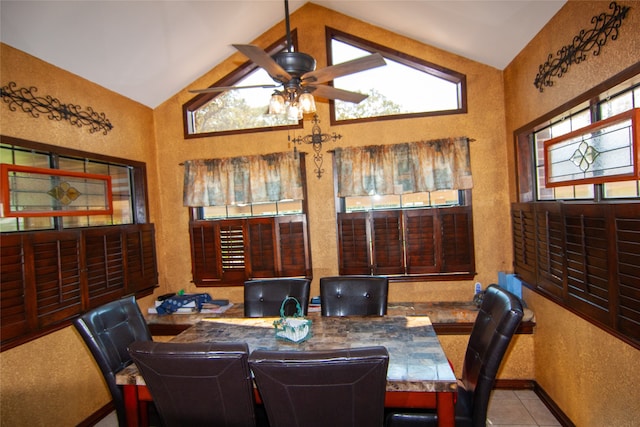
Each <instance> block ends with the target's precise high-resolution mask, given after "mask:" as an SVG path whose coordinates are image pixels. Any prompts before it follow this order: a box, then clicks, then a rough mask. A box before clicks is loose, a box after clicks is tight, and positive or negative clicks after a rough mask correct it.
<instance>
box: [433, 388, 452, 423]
mask: <svg viewBox="0 0 640 427" xmlns="http://www.w3.org/2000/svg"><path fill="white" fill-rule="evenodd" d="M454 396H455V393H451V392H438V393H436V400H437V401H438V403H437V412H438V426H439V427H454V426H455V421H456V417H455V404H454V402H453V397H454Z"/></svg>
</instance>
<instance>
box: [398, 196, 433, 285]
mask: <svg viewBox="0 0 640 427" xmlns="http://www.w3.org/2000/svg"><path fill="white" fill-rule="evenodd" d="M436 212H437V211H436V210H435V209H419V210H407V211H405V213H404V215H405V238H406V242H407V243H406V245H407V273H408V274H433V273H437V272H438V271H439V269H440V267H439V265H438V262H437V260H438V254H439V253H440V249H439V245H440V241H439V239H438V236H439V233H438V232H437V231H436V215H435V214H436Z"/></svg>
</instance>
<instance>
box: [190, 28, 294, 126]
mask: <svg viewBox="0 0 640 427" xmlns="http://www.w3.org/2000/svg"><path fill="white" fill-rule="evenodd" d="M291 37H292V38H291V43H292V44H293V46H294V50H295V48H296V47H297V37H296V31H295V30H293V31H292V32H291ZM285 49H286V42H285V40H284V38H283V39H282V40H279V41H278V42H276V43H275V44H274V45H272V46H270V47H269V48H267V49H266V50H265V51H266V52H267V53H268V54H269V55H274V54H275V53H277V52H281V51H283V50H285ZM276 84H278V83H277V82H275V81H274V80H273V79H272V78H271V77H270V76H269V74H268V73H267V72H266V71H265V70H264V69H263V68H260V67H258V66H256V64H254V63H253V62H251V61H247V62H245V63H244V64H243V65H242V66H240V67H239V68H237V69H235V70H234V71H232V72H231V73H229V74H228V75H226V76H225V77H223V78H222V79H220V80H219V81H217V82H215V83H214V84H213V85H211V87H229V86H233V87H238V88H242V89H233V90H228V91H226V92H218V93H203V94H199V95H197V96H195V97H194V98H192V99H191V100H190V101H188V102H187V103H185V104H184V106H183V118H184V120H185V126H184V128H185V137H187V138H197V137H205V136H212V135H226V134H234V133H247V132H260V131H268V130H271V129H274V128H282V127H289V128H291V127H292V126H301V125H300V124H299V122H298V121H297V120H289V119H287V117H286V116H285V115H279V114H268V112H269V101H270V100H271V95H272V94H273V92H274V89H273V88H262V87H252V88H247V86H260V85H267V86H273V85H276Z"/></svg>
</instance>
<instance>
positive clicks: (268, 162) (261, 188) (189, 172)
mask: <svg viewBox="0 0 640 427" xmlns="http://www.w3.org/2000/svg"><path fill="white" fill-rule="evenodd" d="M302 198H303V190H302V174H301V171H300V157H299V156H298V155H297V154H295V153H292V152H285V153H272V154H262V155H255V156H242V157H229V158H222V159H200V160H188V161H186V162H185V163H184V197H183V204H184V206H191V207H199V206H231V205H238V204H247V203H260V202H277V201H280V200H285V199H293V200H301V199H302Z"/></svg>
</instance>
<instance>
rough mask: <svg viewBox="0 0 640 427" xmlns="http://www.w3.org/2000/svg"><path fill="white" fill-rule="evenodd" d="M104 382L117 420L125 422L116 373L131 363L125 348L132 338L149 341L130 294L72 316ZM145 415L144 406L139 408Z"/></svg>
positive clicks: (145, 328)
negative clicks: (80, 314)
mask: <svg viewBox="0 0 640 427" xmlns="http://www.w3.org/2000/svg"><path fill="white" fill-rule="evenodd" d="M73 325H74V326H75V327H76V329H77V330H78V332H79V334H80V336H81V337H82V339H83V340H84V342H85V344H86V345H87V347H88V348H89V350H90V351H91V354H92V355H93V358H94V359H95V361H96V363H97V364H98V367H99V368H100V371H101V372H102V375H103V377H104V379H105V381H106V383H107V386H108V388H109V391H110V392H111V398H112V399H113V404H114V406H115V408H116V414H117V416H118V423H119V424H120V425H121V426H124V425H127V417H126V412H125V405H124V395H123V391H122V387H121V386H119V385H117V384H116V374H117V373H118V372H119V371H120V370H122V369H124V368H125V367H126V366H128V365H130V364H131V363H132V360H131V356H130V355H129V352H128V351H127V348H128V347H129V344H131V343H132V342H134V341H152V339H153V338H152V337H151V332H150V331H149V327H148V326H147V323H146V321H145V319H144V317H143V315H142V312H141V311H140V308H139V307H138V304H137V303H136V300H135V297H134V296H133V295H130V296H126V297H124V298H121V299H119V300H116V301H112V302H109V303H107V304H104V305H102V306H100V307H97V308H95V309H92V310H90V311H88V312H87V313H85V314H83V315H82V316H80V317H77V318H76V319H74V320H73ZM143 409H144V411H145V413H144V414H143V416H146V408H143Z"/></svg>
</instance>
